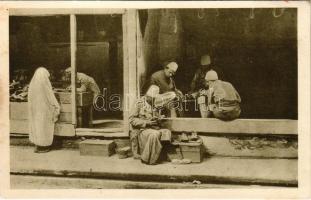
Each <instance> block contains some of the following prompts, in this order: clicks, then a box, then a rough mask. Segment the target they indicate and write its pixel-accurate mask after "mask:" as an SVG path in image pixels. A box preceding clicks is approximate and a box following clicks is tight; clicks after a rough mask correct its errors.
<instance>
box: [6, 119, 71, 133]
mask: <svg viewBox="0 0 311 200" xmlns="http://www.w3.org/2000/svg"><path fill="white" fill-rule="evenodd" d="M10 133H18V134H25V135H28V134H29V122H28V119H27V120H16V119H11V120H10ZM54 135H59V136H68V137H72V136H75V135H76V131H75V127H74V125H72V124H65V123H56V124H55V128H54Z"/></svg>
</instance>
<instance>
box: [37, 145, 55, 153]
mask: <svg viewBox="0 0 311 200" xmlns="http://www.w3.org/2000/svg"><path fill="white" fill-rule="evenodd" d="M49 151H51V147H50V146H36V147H35V150H34V152H35V153H47V152H49Z"/></svg>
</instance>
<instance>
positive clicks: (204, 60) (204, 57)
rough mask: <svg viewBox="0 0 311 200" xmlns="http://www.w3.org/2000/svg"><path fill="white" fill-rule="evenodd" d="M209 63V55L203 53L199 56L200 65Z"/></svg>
mask: <svg viewBox="0 0 311 200" xmlns="http://www.w3.org/2000/svg"><path fill="white" fill-rule="evenodd" d="M209 64H211V57H210V56H209V55H204V56H202V57H201V65H209Z"/></svg>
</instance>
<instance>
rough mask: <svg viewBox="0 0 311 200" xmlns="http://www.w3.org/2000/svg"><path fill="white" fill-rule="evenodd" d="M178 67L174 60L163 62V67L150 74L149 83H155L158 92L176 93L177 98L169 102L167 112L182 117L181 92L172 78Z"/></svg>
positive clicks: (172, 115)
mask: <svg viewBox="0 0 311 200" xmlns="http://www.w3.org/2000/svg"><path fill="white" fill-rule="evenodd" d="M177 69H178V65H177V63H175V62H166V63H165V64H164V69H162V70H159V71H157V72H155V73H153V74H152V75H151V78H150V85H156V86H158V87H159V89H160V91H159V93H160V94H163V93H166V92H175V93H176V95H177V100H176V101H175V102H172V103H171V104H170V106H169V107H170V108H169V113H168V115H169V116H170V117H177V116H178V117H182V116H183V109H182V102H181V100H182V97H183V94H182V92H181V91H180V90H178V89H177V88H176V85H175V81H174V79H173V77H174V75H175V74H176V72H177Z"/></svg>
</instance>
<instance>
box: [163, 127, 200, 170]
mask: <svg viewBox="0 0 311 200" xmlns="http://www.w3.org/2000/svg"><path fill="white" fill-rule="evenodd" d="M203 155H204V146H203V141H202V139H201V138H200V137H199V136H198V135H197V133H196V132H192V133H191V134H188V133H182V134H181V135H179V137H178V138H176V139H175V140H174V141H173V142H172V146H171V148H170V149H169V150H168V157H169V159H170V160H171V161H172V162H173V163H177V164H188V163H190V162H193V163H199V162H202V160H203Z"/></svg>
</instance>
